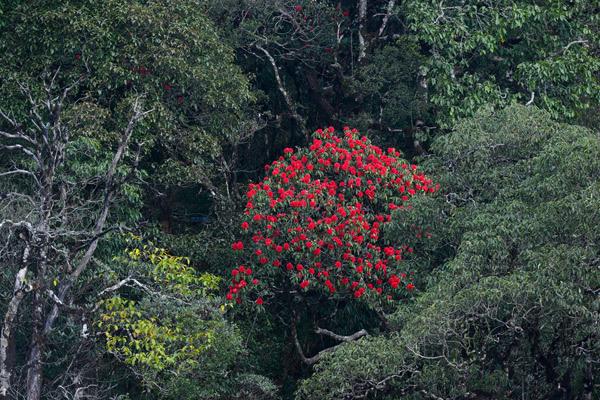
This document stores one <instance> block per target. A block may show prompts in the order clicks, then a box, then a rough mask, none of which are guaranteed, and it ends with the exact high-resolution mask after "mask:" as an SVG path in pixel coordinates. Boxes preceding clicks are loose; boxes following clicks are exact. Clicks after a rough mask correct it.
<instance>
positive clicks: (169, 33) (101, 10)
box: [0, 0, 253, 185]
mask: <svg viewBox="0 0 600 400" xmlns="http://www.w3.org/2000/svg"><path fill="white" fill-rule="evenodd" d="M3 18H4V21H5V24H4V27H0V37H2V40H0V52H1V53H2V54H3V62H2V63H1V65H0V75H2V76H3V81H2V82H1V83H0V84H1V86H0V90H2V92H3V93H6V94H7V96H5V97H4V98H3V99H2V101H1V102H0V105H1V106H2V107H3V109H12V110H13V111H14V112H16V113H18V112H20V111H21V112H23V110H22V109H19V104H23V103H22V102H19V103H12V102H13V100H14V99H13V97H12V95H13V93H16V92H17V87H18V85H19V84H21V85H23V84H25V85H29V86H32V87H34V88H37V87H36V85H37V84H38V82H39V77H40V76H48V77H50V76H52V75H53V74H54V73H55V71H59V74H58V76H57V79H58V80H59V81H60V82H61V83H62V84H63V85H65V86H66V85H70V84H72V83H74V82H77V81H80V82H81V83H80V84H79V85H78V86H77V90H76V91H74V92H73V94H72V97H74V98H75V99H78V100H79V102H81V101H82V100H83V104H80V105H77V106H75V109H74V110H73V111H72V112H71V113H72V114H73V115H79V113H80V112H81V111H82V109H86V108H87V109H88V110H90V111H91V110H92V109H94V110H96V112H98V113H99V115H108V114H110V115H111V117H112V119H113V120H117V121H118V120H119V119H121V120H124V119H125V118H126V117H127V111H128V108H127V107H125V104H124V102H125V100H126V99H127V98H128V97H130V96H131V95H132V94H135V93H138V94H144V96H145V101H146V108H147V109H152V112H151V113H150V114H149V115H148V117H147V118H146V119H145V120H144V121H143V124H142V125H141V126H140V128H139V129H138V136H137V138H136V141H137V142H139V143H143V145H142V149H143V151H144V154H146V161H147V162H146V163H145V164H144V165H145V166H146V168H147V169H148V170H151V171H153V173H154V176H155V180H154V182H156V181H161V180H163V179H164V182H165V183H168V184H170V185H173V184H176V183H182V182H198V177H199V176H200V177H202V179H210V178H212V177H213V174H214V173H215V171H214V167H215V164H214V162H213V161H214V160H215V159H218V157H220V156H221V154H222V153H223V151H224V149H225V148H227V146H231V145H232V143H233V144H235V143H237V141H238V140H239V135H240V134H241V132H240V130H239V128H240V124H241V123H242V122H243V121H244V120H245V118H246V116H245V110H246V107H247V104H249V103H251V102H252V101H253V96H252V94H251V92H250V90H249V87H248V82H247V80H246V78H245V77H244V76H243V75H242V74H241V71H240V70H239V68H238V67H237V66H236V65H235V64H234V54H233V52H232V50H231V49H230V48H228V47H227V46H225V45H224V44H223V43H222V42H221V41H220V39H219V36H218V35H217V31H216V29H215V28H214V27H213V25H212V23H211V21H209V20H208V18H207V17H206V15H205V11H204V7H203V6H202V4H199V3H198V2H196V1H191V0H186V1H170V0H155V1H124V0H110V1H107V2H104V3H103V6H102V7H98V4H97V3H96V2H93V1H87V0H77V1H67V2H60V3H57V2H53V1H44V0H38V1H35V2H33V3H31V2H22V3H21V4H19V5H18V6H16V7H14V8H12V9H11V10H8V11H6V14H5V15H4V16H3ZM84 115H85V114H84ZM88 115H89V114H88ZM80 122H82V123H83V122H89V121H87V120H85V119H83V120H81V121H80ZM87 132H93V134H94V135H95V137H97V138H98V140H100V141H102V140H105V139H106V138H102V137H98V136H99V134H100V133H102V130H100V131H97V130H94V126H93V125H87V126H85V127H84V128H83V132H82V133H87ZM158 154H160V156H159V157H157V155H158Z"/></svg>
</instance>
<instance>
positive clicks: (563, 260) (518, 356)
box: [297, 106, 600, 399]
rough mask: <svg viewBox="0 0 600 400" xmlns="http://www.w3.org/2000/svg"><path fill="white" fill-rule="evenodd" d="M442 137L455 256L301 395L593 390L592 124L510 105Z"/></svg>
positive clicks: (437, 161) (446, 231)
mask: <svg viewBox="0 0 600 400" xmlns="http://www.w3.org/2000/svg"><path fill="white" fill-rule="evenodd" d="M434 149H435V151H436V153H437V154H438V156H437V157H435V158H434V159H433V160H431V161H430V168H433V169H434V171H436V172H437V174H438V175H439V181H440V182H441V185H442V188H444V189H445V191H446V196H445V199H444V198H439V199H437V202H432V203H431V204H430V205H431V207H432V208H433V209H434V210H435V209H436V208H437V209H439V210H443V212H444V213H445V214H446V215H447V219H446V221H445V223H444V225H446V226H445V227H443V228H442V229H439V230H438V229H437V226H438V225H433V227H434V229H433V231H432V233H433V238H434V239H433V240H434V243H438V246H439V247H438V248H437V249H435V248H434V249H432V251H433V252H437V253H440V252H442V251H444V250H443V249H444V248H446V247H448V246H450V247H451V248H452V249H453V250H452V252H451V254H449V255H448V257H447V258H448V261H447V262H446V263H445V264H444V265H443V267H441V268H438V269H437V270H436V271H434V273H433V274H432V276H431V279H430V285H429V287H428V288H427V289H426V290H424V291H423V292H422V293H421V295H420V296H419V297H418V298H417V300H416V301H415V302H414V303H413V304H410V305H407V306H403V307H400V308H399V309H398V311H397V312H396V313H395V314H394V315H393V316H392V318H391V320H390V322H391V324H392V325H393V326H395V328H394V330H395V331H396V333H395V334H392V335H390V336H388V337H379V338H376V339H373V340H370V341H367V342H360V343H355V344H352V345H347V346H343V347H342V348H340V349H339V350H338V351H337V352H336V353H335V354H333V355H332V356H331V357H328V358H327V359H325V360H324V361H323V362H322V364H321V365H319V366H318V367H317V371H316V373H315V375H313V376H312V377H311V378H309V379H308V380H306V381H304V382H303V384H302V387H301V389H300V390H299V391H298V393H297V397H298V398H314V397H319V398H345V397H344V396H349V397H350V398H353V396H359V395H361V394H368V393H371V394H372V395H373V396H375V393H377V392H380V391H382V390H383V391H384V392H385V393H388V394H390V397H391V398H395V397H394V396H401V395H405V396H407V397H406V398H423V397H426V396H428V395H432V396H437V397H444V398H462V397H464V396H468V395H475V396H484V397H491V398H521V397H526V398H536V399H546V398H553V397H556V398H558V397H559V396H566V398H577V397H585V396H586V395H590V396H592V397H593V395H592V392H594V393H595V394H596V395H597V394H598V393H597V390H598V389H597V387H594V386H593V377H594V376H595V375H596V374H597V373H598V368H597V366H594V364H593V360H594V359H597V358H598V355H599V354H600V348H599V347H598V342H599V341H598V329H597V328H598V326H599V323H600V320H599V314H598V307H599V303H598V297H597V291H598V288H599V287H600V273H599V269H598V257H599V255H600V249H599V248H598V243H600V230H599V228H598V226H599V224H600V220H599V219H598V213H597V212H596V211H597V210H598V208H599V207H600V203H599V199H600V197H599V194H600V186H599V184H598V182H599V178H600V175H599V171H600V162H599V160H598V157H597V155H598V154H600V137H599V135H598V133H597V132H592V131H589V130H586V129H585V128H581V127H577V126H568V125H561V124H557V123H555V122H552V121H551V120H550V118H549V115H548V114H547V113H545V112H542V111H540V110H537V109H534V108H533V109H532V108H526V107H521V106H513V107H510V108H508V109H506V110H504V111H499V112H495V113H493V112H490V111H485V112H482V113H480V114H478V115H477V116H476V117H474V118H473V119H470V120H467V121H465V122H463V123H461V124H460V125H459V126H457V128H456V129H455V131H454V132H452V133H451V134H449V135H446V136H443V137H440V138H439V139H438V140H437V141H436V142H435V144H434ZM595 210H596V211H595ZM414 211H415V212H419V213H427V212H428V211H427V210H426V209H420V210H418V209H416V208H415V209H414ZM431 211H432V210H429V213H431ZM431 215H436V213H435V212H433V213H431ZM439 233H443V236H442V238H440V240H439V241H437V242H436V241H435V237H436V236H437V235H438V234H439ZM434 247H435V245H434ZM438 257H439V255H438ZM359 365H360V368H359V367H358V366H359Z"/></svg>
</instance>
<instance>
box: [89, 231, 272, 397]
mask: <svg viewBox="0 0 600 400" xmlns="http://www.w3.org/2000/svg"><path fill="white" fill-rule="evenodd" d="M130 245H131V246H134V247H133V248H131V249H130V250H128V251H127V254H126V255H125V256H123V257H117V258H115V260H114V261H113V263H118V264H121V265H119V266H118V267H117V268H111V269H110V270H109V271H107V274H108V275H107V278H109V279H110V280H112V281H116V283H115V284H114V285H113V286H110V288H111V289H115V290H117V289H118V292H116V293H118V294H114V295H112V296H111V297H108V298H107V299H105V300H103V301H102V302H101V303H100V304H99V314H98V316H97V320H96V328H97V332H98V334H100V335H101V336H102V337H103V341H104V343H105V347H106V350H107V351H108V352H109V353H110V354H112V355H113V356H115V357H116V358H117V359H118V360H120V361H122V362H123V363H124V364H126V365H128V366H129V367H130V368H131V369H132V370H133V371H134V372H135V373H136V374H137V375H138V376H139V377H141V378H142V382H143V384H144V385H145V386H146V388H147V390H149V392H150V393H151V394H152V395H153V396H156V397H157V398H164V399H176V398H177V399H214V398H221V397H222V396H225V395H226V393H227V395H231V396H232V398H236V396H241V397H240V398H244V397H243V396H242V394H243V393H245V392H244V390H247V391H248V390H249V391H250V392H249V394H248V396H249V397H248V398H255V399H259V398H268V397H269V396H270V395H271V394H273V391H274V388H273V384H272V383H271V382H270V381H269V380H268V379H267V378H265V377H262V376H258V375H252V374H248V373H246V372H244V371H243V370H242V371H240V373H239V374H237V373H236V374H231V376H230V377H229V378H228V379H227V381H228V384H227V385H225V384H224V383H225V380H226V377H227V376H228V375H229V374H230V372H231V371H230V369H231V368H232V366H233V365H234V364H236V363H237V362H238V360H237V358H238V357H239V356H240V355H242V354H243V345H242V342H241V336H240V333H239V331H238V329H236V328H235V326H234V325H232V324H230V323H228V322H227V321H226V320H225V318H224V313H225V310H226V307H225V306H224V305H222V303H221V299H220V298H219V297H218V296H216V291H217V289H218V288H219V284H220V279H219V278H218V277H217V276H215V275H212V274H209V273H198V272H196V271H195V269H194V268H193V267H191V266H190V261H189V259H188V258H185V257H180V256H173V255H171V254H169V253H168V252H167V251H166V250H165V249H162V248H156V247H153V246H151V245H142V244H141V243H140V239H139V238H136V237H132V239H131V240H130ZM119 270H122V271H123V272H124V273H126V274H127V276H126V277H118V276H116V275H115V271H119ZM121 278H122V279H121ZM241 387H245V389H243V390H242V389H241ZM230 391H231V392H230Z"/></svg>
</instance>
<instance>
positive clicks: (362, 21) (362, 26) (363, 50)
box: [358, 0, 367, 62]
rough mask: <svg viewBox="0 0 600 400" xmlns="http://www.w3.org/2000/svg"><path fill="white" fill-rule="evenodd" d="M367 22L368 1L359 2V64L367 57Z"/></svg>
mask: <svg viewBox="0 0 600 400" xmlns="http://www.w3.org/2000/svg"><path fill="white" fill-rule="evenodd" d="M366 20H367V0H358V62H361V61H362V60H363V59H364V58H365V57H366V56H367V42H366V40H365V36H366Z"/></svg>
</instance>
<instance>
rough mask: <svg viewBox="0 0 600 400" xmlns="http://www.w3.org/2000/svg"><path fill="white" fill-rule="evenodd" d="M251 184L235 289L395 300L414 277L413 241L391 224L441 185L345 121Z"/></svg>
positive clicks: (251, 293)
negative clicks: (401, 239)
mask: <svg viewBox="0 0 600 400" xmlns="http://www.w3.org/2000/svg"><path fill="white" fill-rule="evenodd" d="M265 170H266V176H265V178H264V179H263V181H262V182H260V183H256V184H251V185H250V186H249V189H248V192H247V194H246V195H247V200H248V202H247V204H246V210H245V220H244V221H243V222H242V226H241V227H242V230H243V231H244V232H246V237H245V238H243V239H242V240H240V241H237V242H235V243H233V244H232V249H233V250H234V251H236V252H239V259H240V260H241V263H240V265H238V266H236V267H235V268H234V269H233V270H232V271H231V284H230V286H229V292H228V294H227V299H229V300H232V301H237V302H241V301H242V299H243V298H250V299H252V300H253V301H255V302H256V303H257V304H259V305H260V304H263V302H264V301H266V300H267V299H268V298H269V297H271V296H272V295H273V294H275V293H293V292H295V293H298V292H300V293H302V292H310V291H313V292H314V291H318V292H320V293H323V294H325V295H327V296H332V297H348V298H355V299H359V298H360V299H381V300H383V301H386V300H387V301H391V300H393V299H396V298H400V297H403V296H405V294H406V291H411V290H412V289H413V288H414V285H413V284H412V283H411V282H410V281H409V280H408V278H407V275H406V273H405V271H404V270H403V262H402V261H403V257H404V256H405V254H406V253H411V252H412V248H411V247H409V246H407V245H403V244H401V243H393V242H390V241H387V240H385V238H384V237H383V235H382V229H383V228H384V226H385V225H386V224H388V223H390V222H391V221H392V220H393V219H394V218H395V217H396V216H399V212H396V211H401V210H403V209H405V208H406V207H410V203H411V198H412V197H413V196H417V195H422V194H426V193H433V192H434V191H435V190H436V186H435V185H433V183H432V181H431V180H430V179H428V178H427V177H426V176H425V175H424V174H422V173H420V172H419V171H418V168H417V166H416V165H411V164H409V163H408V162H406V161H405V160H403V159H402V158H401V154H400V152H399V151H397V150H396V149H393V148H389V149H387V150H382V149H381V148H379V147H377V146H375V145H373V144H371V142H370V141H369V140H368V139H367V138H366V137H364V136H363V137H360V136H359V134H358V132H357V131H356V130H355V129H352V130H351V129H349V128H344V132H343V136H341V137H340V136H336V134H335V131H334V129H333V128H331V127H330V128H328V129H326V130H321V129H319V130H317V131H316V132H315V133H314V134H313V140H312V143H311V144H310V146H309V147H308V148H302V149H299V150H298V151H294V150H293V149H291V148H286V149H285V150H284V154H283V156H281V157H279V159H278V160H277V161H275V162H274V163H273V164H271V165H266V166H265Z"/></svg>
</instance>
